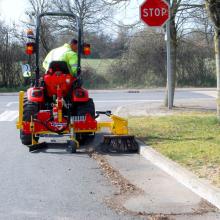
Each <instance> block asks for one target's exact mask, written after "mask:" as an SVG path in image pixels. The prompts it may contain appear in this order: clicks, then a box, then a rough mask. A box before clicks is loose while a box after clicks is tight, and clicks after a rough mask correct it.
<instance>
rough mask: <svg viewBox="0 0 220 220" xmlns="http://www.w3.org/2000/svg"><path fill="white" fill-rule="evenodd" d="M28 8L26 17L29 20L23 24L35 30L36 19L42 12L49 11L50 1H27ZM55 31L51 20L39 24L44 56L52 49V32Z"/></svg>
mask: <svg viewBox="0 0 220 220" xmlns="http://www.w3.org/2000/svg"><path fill="white" fill-rule="evenodd" d="M28 3H29V7H28V8H27V10H26V12H25V13H26V15H27V16H28V18H29V21H28V22H25V25H26V26H27V27H31V28H35V25H36V18H37V16H38V15H39V14H41V13H43V12H48V11H51V8H52V1H51V0H28ZM54 30H55V25H54V22H52V21H51V19H47V20H43V21H42V24H41V35H40V42H41V44H42V47H43V49H44V51H43V55H44V56H45V55H46V54H47V53H49V51H50V50H51V49H52V47H53V44H52V42H54V40H55V38H54V35H53V32H54Z"/></svg>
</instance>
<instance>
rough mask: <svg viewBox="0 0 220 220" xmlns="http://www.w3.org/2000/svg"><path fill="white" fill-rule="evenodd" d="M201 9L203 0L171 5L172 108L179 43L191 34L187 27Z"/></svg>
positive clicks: (185, 0)
mask: <svg viewBox="0 0 220 220" xmlns="http://www.w3.org/2000/svg"><path fill="white" fill-rule="evenodd" d="M201 7H203V4H201V0H173V1H172V3H171V5H170V8H171V10H170V33H171V39H170V41H171V61H172V62H171V72H172V76H171V78H172V97H171V98H172V99H171V104H172V106H173V104H174V93H175V87H176V74H177V66H176V65H177V47H178V42H179V40H180V39H181V37H182V35H183V34H185V33H187V32H189V30H187V28H186V27H187V24H189V23H190V22H192V11H193V10H195V9H196V8H201ZM165 106H168V94H166V97H165Z"/></svg>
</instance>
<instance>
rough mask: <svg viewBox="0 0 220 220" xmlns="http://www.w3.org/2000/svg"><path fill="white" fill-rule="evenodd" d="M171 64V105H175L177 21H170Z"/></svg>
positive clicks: (166, 98)
mask: <svg viewBox="0 0 220 220" xmlns="http://www.w3.org/2000/svg"><path fill="white" fill-rule="evenodd" d="M170 44H171V45H170V50H171V51H170V53H171V57H170V62H171V79H172V96H171V104H172V106H173V105H174V94H175V88H176V60H177V31H176V26H175V19H171V20H170ZM165 106H166V107H168V86H166V95H165Z"/></svg>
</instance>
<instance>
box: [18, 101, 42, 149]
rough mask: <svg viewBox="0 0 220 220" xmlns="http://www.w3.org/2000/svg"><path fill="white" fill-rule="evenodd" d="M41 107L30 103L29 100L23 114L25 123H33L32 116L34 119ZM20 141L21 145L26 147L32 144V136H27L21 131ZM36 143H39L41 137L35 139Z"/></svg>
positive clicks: (25, 103)
mask: <svg viewBox="0 0 220 220" xmlns="http://www.w3.org/2000/svg"><path fill="white" fill-rule="evenodd" d="M38 109H39V106H38V103H35V102H29V101H27V100H25V101H24V112H23V121H31V116H32V117H34V116H35V115H36V114H37V112H38ZM20 139H21V143H22V144H24V145H31V144H32V136H31V134H25V133H24V132H23V131H22V130H20ZM34 139H35V141H38V139H39V137H34Z"/></svg>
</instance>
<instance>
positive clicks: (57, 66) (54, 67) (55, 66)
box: [48, 61, 70, 74]
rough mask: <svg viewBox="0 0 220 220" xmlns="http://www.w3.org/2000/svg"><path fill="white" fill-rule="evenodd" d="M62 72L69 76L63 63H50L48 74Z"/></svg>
mask: <svg viewBox="0 0 220 220" xmlns="http://www.w3.org/2000/svg"><path fill="white" fill-rule="evenodd" d="M58 71H60V72H62V73H63V74H69V73H70V71H69V68H68V66H67V63H66V62H65V61H52V62H51V63H50V66H49V70H48V72H50V73H55V72H58Z"/></svg>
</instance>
